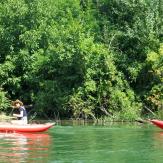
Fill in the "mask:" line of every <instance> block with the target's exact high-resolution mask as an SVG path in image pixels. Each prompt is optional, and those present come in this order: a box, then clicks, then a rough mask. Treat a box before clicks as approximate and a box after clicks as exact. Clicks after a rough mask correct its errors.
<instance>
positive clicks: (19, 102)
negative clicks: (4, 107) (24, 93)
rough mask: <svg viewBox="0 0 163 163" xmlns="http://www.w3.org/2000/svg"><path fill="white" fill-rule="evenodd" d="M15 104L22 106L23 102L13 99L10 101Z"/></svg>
mask: <svg viewBox="0 0 163 163" xmlns="http://www.w3.org/2000/svg"><path fill="white" fill-rule="evenodd" d="M16 104H20V105H21V106H23V102H21V101H20V100H15V101H13V102H12V106H16Z"/></svg>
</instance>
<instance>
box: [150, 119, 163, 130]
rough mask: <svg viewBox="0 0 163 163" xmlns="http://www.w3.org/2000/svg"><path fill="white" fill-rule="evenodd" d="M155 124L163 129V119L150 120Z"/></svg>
mask: <svg viewBox="0 0 163 163" xmlns="http://www.w3.org/2000/svg"><path fill="white" fill-rule="evenodd" d="M150 121H151V122H152V123H153V124H154V125H155V126H157V127H159V128H161V129H163V121H161V120H157V119H153V120H150Z"/></svg>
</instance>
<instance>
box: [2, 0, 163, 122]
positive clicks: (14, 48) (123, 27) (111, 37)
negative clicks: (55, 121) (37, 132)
mask: <svg viewBox="0 0 163 163" xmlns="http://www.w3.org/2000/svg"><path fill="white" fill-rule="evenodd" d="M162 17H163V3H162V1H155V0H145V1H142V0H132V1H130V0H109V1H108V0H100V1H98V0H55V1H54V0H3V1H1V2H0V88H3V89H2V90H0V99H2V100H1V103H0V109H1V110H2V109H4V108H7V107H8V105H7V104H8V99H11V100H13V99H17V98H18V99H21V100H23V101H24V102H25V103H26V104H31V103H32V104H34V108H35V111H36V112H37V113H38V114H39V115H40V116H43V115H48V116H49V117H54V115H56V114H57V115H60V116H61V117H67V118H101V117H105V116H107V117H109V118H112V119H123V120H134V119H136V118H138V117H140V116H141V114H147V113H148V112H149V110H152V111H159V110H161V109H162V107H163V84H162V83H163V46H162V44H161V43H162V42H163V20H162ZM4 91H5V92H6V93H4ZM5 95H6V96H5ZM147 108H148V109H147Z"/></svg>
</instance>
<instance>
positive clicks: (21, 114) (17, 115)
mask: <svg viewBox="0 0 163 163" xmlns="http://www.w3.org/2000/svg"><path fill="white" fill-rule="evenodd" d="M13 116H14V117H18V118H21V117H23V110H21V111H20V114H13Z"/></svg>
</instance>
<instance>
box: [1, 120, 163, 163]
mask: <svg viewBox="0 0 163 163" xmlns="http://www.w3.org/2000/svg"><path fill="white" fill-rule="evenodd" d="M10 162H12V163H13V162H15V163H19V162H27V163H28V162H29V163H32V162H35V163H53V162H54V163H68V162H70V163H105V162H106V163H109V162H110V163H131V162H133V163H154V162H155V163H162V162H163V130H161V129H158V128H156V127H154V126H152V125H138V124H126V123H124V124H122V123H114V124H108V125H105V126H104V125H93V124H92V125H91V124H89V125H73V124H72V123H67V124H62V125H61V124H60V125H56V126H55V127H53V128H51V129H50V130H49V131H48V132H45V133H37V134H27V133H26V134H20V133H19V134H18V133H0V163H10Z"/></svg>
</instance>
